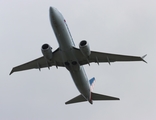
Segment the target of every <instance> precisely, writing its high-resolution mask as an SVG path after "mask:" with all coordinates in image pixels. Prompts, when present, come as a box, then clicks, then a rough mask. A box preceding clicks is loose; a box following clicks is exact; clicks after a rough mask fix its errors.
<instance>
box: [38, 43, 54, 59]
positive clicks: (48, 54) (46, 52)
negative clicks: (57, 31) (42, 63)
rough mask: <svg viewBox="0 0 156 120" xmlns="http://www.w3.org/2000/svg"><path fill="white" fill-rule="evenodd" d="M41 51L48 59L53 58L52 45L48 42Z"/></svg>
mask: <svg viewBox="0 0 156 120" xmlns="http://www.w3.org/2000/svg"><path fill="white" fill-rule="evenodd" d="M41 51H42V54H43V56H44V57H45V58H46V59H47V60H51V59H52V55H53V52H52V47H51V46H50V45H48V44H43V45H42V47H41Z"/></svg>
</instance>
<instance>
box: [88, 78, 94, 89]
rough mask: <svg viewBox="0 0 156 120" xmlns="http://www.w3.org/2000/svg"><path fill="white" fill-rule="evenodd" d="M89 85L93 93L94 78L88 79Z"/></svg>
mask: <svg viewBox="0 0 156 120" xmlns="http://www.w3.org/2000/svg"><path fill="white" fill-rule="evenodd" d="M89 83H90V88H91V91H93V88H94V83H95V78H94V77H93V78H92V79H90V80H89Z"/></svg>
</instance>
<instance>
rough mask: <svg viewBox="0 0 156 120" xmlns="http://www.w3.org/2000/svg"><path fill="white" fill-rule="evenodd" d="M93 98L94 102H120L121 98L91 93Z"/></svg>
mask: <svg viewBox="0 0 156 120" xmlns="http://www.w3.org/2000/svg"><path fill="white" fill-rule="evenodd" d="M91 98H92V100H120V99H119V98H116V97H111V96H107V95H101V94H97V93H93V92H92V93H91Z"/></svg>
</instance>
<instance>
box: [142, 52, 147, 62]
mask: <svg viewBox="0 0 156 120" xmlns="http://www.w3.org/2000/svg"><path fill="white" fill-rule="evenodd" d="M146 56H147V54H146V55H144V56H142V57H141V59H142V61H143V62H145V63H147V62H146V61H145V60H144V58H145V57H146Z"/></svg>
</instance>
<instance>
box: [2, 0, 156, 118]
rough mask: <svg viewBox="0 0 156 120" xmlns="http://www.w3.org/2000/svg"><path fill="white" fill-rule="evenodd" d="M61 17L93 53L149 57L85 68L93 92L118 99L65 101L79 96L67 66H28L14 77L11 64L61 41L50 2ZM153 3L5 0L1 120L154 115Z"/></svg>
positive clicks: (155, 38)
mask: <svg viewBox="0 0 156 120" xmlns="http://www.w3.org/2000/svg"><path fill="white" fill-rule="evenodd" d="M50 6H54V7H56V8H57V9H58V10H59V11H60V12H61V13H62V14H63V16H64V18H65V19H66V21H67V24H68V26H69V29H70V31H71V34H72V36H73V38H74V41H75V44H76V45H77V47H78V44H79V42H80V41H81V40H83V39H85V40H87V41H88V42H89V44H90V47H91V49H92V50H96V51H103V52H109V53H118V54H128V55H139V56H142V55H144V54H148V56H147V57H146V58H145V60H146V61H147V62H148V64H145V63H143V62H129V63H124V62H123V63H122V62H121V63H120V62H118V63H117V62H116V63H112V64H111V66H110V65H109V64H108V63H103V64H100V66H98V65H97V64H91V66H90V67H89V66H88V65H86V66H85V69H86V72H87V75H88V78H92V77H95V78H96V84H95V87H94V92H96V93H101V94H105V95H110V96H115V97H119V98H120V99H121V100H120V101H102V102H100V101H97V102H94V104H93V105H90V104H89V103H87V102H84V103H78V104H73V105H65V104H64V103H65V102H66V101H68V100H69V99H71V98H73V97H75V96H77V95H79V92H78V90H77V89H76V87H75V85H74V83H73V81H72V78H71V77H70V74H69V73H68V71H67V70H66V69H65V68H59V69H58V70H57V69H56V68H55V67H52V68H51V69H50V70H48V69H42V71H41V72H39V71H38V70H30V71H24V72H18V73H14V74H13V75H11V76H9V73H10V71H11V69H12V67H14V66H17V65H20V64H23V63H25V62H28V61H30V60H33V59H35V58H38V57H40V56H42V54H41V50H40V47H41V45H42V44H44V43H48V44H50V45H51V46H52V47H53V50H55V49H57V47H58V43H57V41H56V38H55V36H54V33H53V30H52V28H51V26H50V21H49V7H50ZM155 6H156V1H155V0H107V1H106V0H94V1H93V0H90V1H89V0H79V1H73V0H65V1H63V0H44V1H41V0H33V1H32V0H27V1H21V0H1V1H0V42H1V44H0V48H1V56H0V59H1V63H0V71H1V75H0V119H1V120H28V119H29V120H30V119H31V120H43V119H44V120H50V119H53V120H63V119H65V120H73V119H74V120H80V119H82V120H87V119H89V120H95V119H96V120H125V119H126V120H147V119H148V120H155V119H156V87H155V85H156V74H155V72H156V63H155V61H156V56H155V51H156V47H155V46H156V14H155V11H156V8H155Z"/></svg>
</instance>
